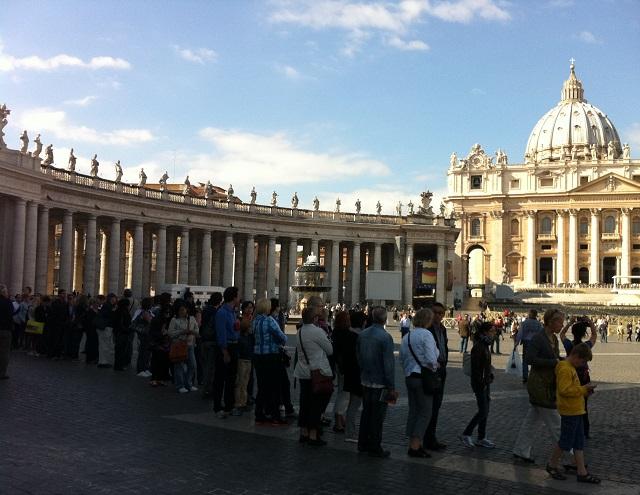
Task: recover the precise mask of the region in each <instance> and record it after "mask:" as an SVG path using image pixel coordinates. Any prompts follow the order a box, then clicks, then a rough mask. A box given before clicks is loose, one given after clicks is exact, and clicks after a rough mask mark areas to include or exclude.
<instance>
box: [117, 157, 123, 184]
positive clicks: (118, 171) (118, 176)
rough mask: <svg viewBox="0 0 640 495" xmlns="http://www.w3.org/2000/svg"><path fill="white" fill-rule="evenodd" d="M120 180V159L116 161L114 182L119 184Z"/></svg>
mask: <svg viewBox="0 0 640 495" xmlns="http://www.w3.org/2000/svg"><path fill="white" fill-rule="evenodd" d="M120 182H122V165H120V160H118V161H117V162H116V184H120Z"/></svg>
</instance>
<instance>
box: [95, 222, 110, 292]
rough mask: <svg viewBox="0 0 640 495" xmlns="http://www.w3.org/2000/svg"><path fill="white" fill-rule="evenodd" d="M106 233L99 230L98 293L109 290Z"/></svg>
mask: <svg viewBox="0 0 640 495" xmlns="http://www.w3.org/2000/svg"><path fill="white" fill-rule="evenodd" d="M107 242H108V241H107V234H106V233H105V232H104V231H100V275H99V278H100V280H99V283H98V294H103V295H105V296H106V295H107V293H108V292H109V272H108V270H109V260H108V258H107V256H108V254H107Z"/></svg>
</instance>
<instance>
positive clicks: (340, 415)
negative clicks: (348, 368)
mask: <svg viewBox="0 0 640 495" xmlns="http://www.w3.org/2000/svg"><path fill="white" fill-rule="evenodd" d="M350 329H351V318H350V317H349V313H348V312H347V311H338V312H337V313H336V314H335V316H334V322H333V332H332V334H331V340H332V343H333V359H334V363H335V364H336V398H335V402H334V403H333V416H334V424H333V431H334V432H335V433H344V430H345V426H346V413H347V407H348V406H349V392H345V390H344V372H345V364H344V353H345V352H346V346H347V342H346V341H347V339H348V337H349V331H350Z"/></svg>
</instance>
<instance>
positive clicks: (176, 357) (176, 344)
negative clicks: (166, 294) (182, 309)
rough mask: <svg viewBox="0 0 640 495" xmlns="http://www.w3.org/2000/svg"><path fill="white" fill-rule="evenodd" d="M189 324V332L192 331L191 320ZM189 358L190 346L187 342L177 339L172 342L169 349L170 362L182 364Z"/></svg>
mask: <svg viewBox="0 0 640 495" xmlns="http://www.w3.org/2000/svg"><path fill="white" fill-rule="evenodd" d="M187 321H188V323H187V330H190V329H191V319H190V318H189V319H188V320H187ZM188 358H189V345H188V344H187V341H186V340H183V339H180V338H177V339H175V340H174V341H173V342H171V347H170V348H169V361H171V362H172V363H182V362H184V361H186V360H187V359H188Z"/></svg>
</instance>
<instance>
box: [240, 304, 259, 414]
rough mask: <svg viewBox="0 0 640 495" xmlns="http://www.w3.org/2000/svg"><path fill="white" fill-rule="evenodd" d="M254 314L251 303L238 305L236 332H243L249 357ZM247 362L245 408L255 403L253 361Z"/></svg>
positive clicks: (251, 345)
mask: <svg viewBox="0 0 640 495" xmlns="http://www.w3.org/2000/svg"><path fill="white" fill-rule="evenodd" d="M254 312H255V304H254V303H253V301H243V302H242V304H241V305H240V317H239V327H238V330H239V332H240V334H242V333H243V332H244V334H245V335H246V339H245V340H249V341H250V342H248V345H249V347H247V349H246V352H245V355H247V353H248V354H249V355H251V354H253V327H252V322H253V317H254ZM238 343H240V342H239V337H238ZM238 357H239V356H238ZM249 361H250V366H249V374H248V377H247V386H246V394H247V401H246V404H245V406H244V407H245V408H248V407H250V406H252V405H253V404H254V402H255V396H254V394H253V361H252V360H251V359H249ZM237 381H238V378H237V375H236V383H237Z"/></svg>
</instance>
